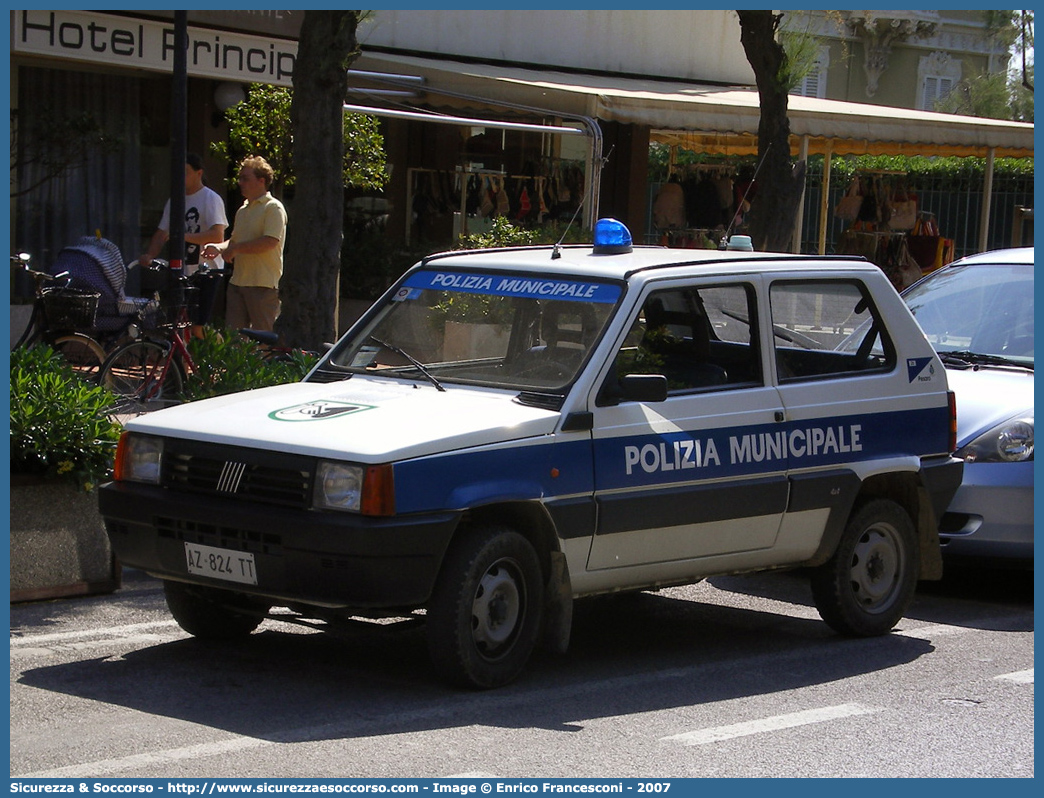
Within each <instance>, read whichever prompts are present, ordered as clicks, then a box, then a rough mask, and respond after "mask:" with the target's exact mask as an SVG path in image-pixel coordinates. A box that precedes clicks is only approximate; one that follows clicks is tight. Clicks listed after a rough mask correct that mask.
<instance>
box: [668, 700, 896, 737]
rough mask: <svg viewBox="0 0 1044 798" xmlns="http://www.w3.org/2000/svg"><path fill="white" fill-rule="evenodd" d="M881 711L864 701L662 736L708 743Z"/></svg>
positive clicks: (879, 708)
mask: <svg viewBox="0 0 1044 798" xmlns="http://www.w3.org/2000/svg"><path fill="white" fill-rule="evenodd" d="M880 711H881V707H868V706H865V705H863V704H839V705H837V706H833V707H822V708H820V709H806V710H803V711H801V712H790V713H788V714H786V715H773V716H772V717H769V718H759V719H758V720H749V721H746V722H744V723H733V724H731V725H729V726H715V727H713V728H709V729H698V730H696V731H691V732H685V733H683V734H674V735H671V736H670V737H664V738H662V739H663V740H664V741H667V742H672V743H674V742H676V743H682V744H683V745H705V744H706V743H716V742H720V741H722V740H731V739H733V738H734V737H747V736H749V735H752V734H763V733H764V732H771V731H779V730H780V729H792V728H794V727H795V726H807V725H809V724H812V723H824V722H826V721H828V720H837V719H839V718H850V717H853V716H855V715H867V714H870V713H871V712H880Z"/></svg>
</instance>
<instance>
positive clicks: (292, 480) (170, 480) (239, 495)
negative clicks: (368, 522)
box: [163, 440, 315, 508]
mask: <svg viewBox="0 0 1044 798" xmlns="http://www.w3.org/2000/svg"><path fill="white" fill-rule="evenodd" d="M314 471H315V461H314V460H313V459H312V458H308V457H300V456H295V455H284V454H280V453H278V452H267V451H262V450H258V449H247V448H244V447H228V446H213V445H208V444H202V443H196V442H192V441H172V440H168V442H167V446H166V451H165V454H164V458H163V485H164V487H169V488H173V489H175V490H181V491H189V492H192V493H205V494H210V495H212V496H227V497H229V498H234V499H242V500H244V501H251V502H261V503H264V504H274V505H278V506H281V507H295V508H307V507H308V506H309V505H310V504H311V495H312V480H313V472H314Z"/></svg>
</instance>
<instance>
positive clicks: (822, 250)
mask: <svg viewBox="0 0 1044 798" xmlns="http://www.w3.org/2000/svg"><path fill="white" fill-rule="evenodd" d="M832 144H833V142H829V141H828V142H827V145H826V152H824V153H823V189H822V191H820V192H819V246H818V247H817V249H816V251H817V252H818V253H819V254H820V255H825V254H826V238H827V226H828V225H829V224H830V155H831V149H832Z"/></svg>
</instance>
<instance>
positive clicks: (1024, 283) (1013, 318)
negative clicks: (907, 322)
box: [903, 263, 1033, 367]
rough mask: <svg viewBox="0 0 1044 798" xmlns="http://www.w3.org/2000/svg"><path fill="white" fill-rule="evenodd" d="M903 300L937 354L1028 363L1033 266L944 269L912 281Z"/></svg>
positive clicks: (1031, 346)
mask: <svg viewBox="0 0 1044 798" xmlns="http://www.w3.org/2000/svg"><path fill="white" fill-rule="evenodd" d="M903 299H905V300H906V303H907V304H908V305H909V306H910V310H911V311H913V314H914V316H916V317H917V321H918V323H919V324H920V325H921V328H922V329H923V330H924V332H925V334H926V335H927V336H928V340H929V341H931V343H932V346H934V347H935V349H936V351H937V352H939V354H940V355H943V354H945V353H954V354H955V355H956V356H958V357H960V358H962V359H966V360H968V361H969V362H977V361H978V362H984V359H985V360H989V359H991V358H994V359H998V360H1000V361H1010V362H1013V363H1016V364H1019V365H1028V366H1030V367H1032V365H1033V266H1032V265H1028V264H993V263H984V264H973V265H968V266H957V267H953V268H949V269H944V270H942V271H939V272H936V273H935V274H933V275H931V276H929V277H928V278H926V279H925V280H922V281H921V282H919V283H917V284H916V285H914V286H912V287H911V288H910V289H909V290H908V291H906V292H905V293H904V294H903Z"/></svg>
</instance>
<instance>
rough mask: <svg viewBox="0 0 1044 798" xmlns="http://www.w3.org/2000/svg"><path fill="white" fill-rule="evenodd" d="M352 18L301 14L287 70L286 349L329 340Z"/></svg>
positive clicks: (282, 322) (354, 51) (354, 47)
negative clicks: (290, 181)
mask: <svg viewBox="0 0 1044 798" xmlns="http://www.w3.org/2000/svg"><path fill="white" fill-rule="evenodd" d="M360 14H361V12H360V11H305V13H304V20H303V22H302V23H301V34H300V38H299V40H298V50H297V61H296V63H295V65H294V78H293V88H294V92H293V99H292V101H291V105H290V124H291V130H292V131H293V136H294V144H293V163H294V172H295V174H296V185H295V190H294V199H293V204H292V207H291V208H290V209H289V211H288V216H289V218H288V221H287V240H286V251H285V258H284V264H283V277H282V280H281V281H280V283H279V293H280V299H281V300H282V312H281V313H280V316H279V319H278V320H277V321H276V331H277V332H278V333H279V335H280V338H281V339H282V341H283V343H285V344H286V345H288V346H295V347H305V348H309V349H318V348H319V347H320V346H321V344H322V343H323V342H324V341H332V340H334V338H335V336H336V332H337V320H336V318H335V316H336V308H337V290H338V274H339V272H340V268H341V242H342V238H343V235H344V179H343V166H342V161H343V159H344V134H343V125H344V122H343V111H342V105H343V104H344V98H345V96H346V94H347V88H348V75H347V70H348V66H349V64H350V63H351V62H352V61H354V60H355V58H356V57H358V43H357V41H356V37H355V31H356V27H357V25H358V23H359V16H360Z"/></svg>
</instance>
